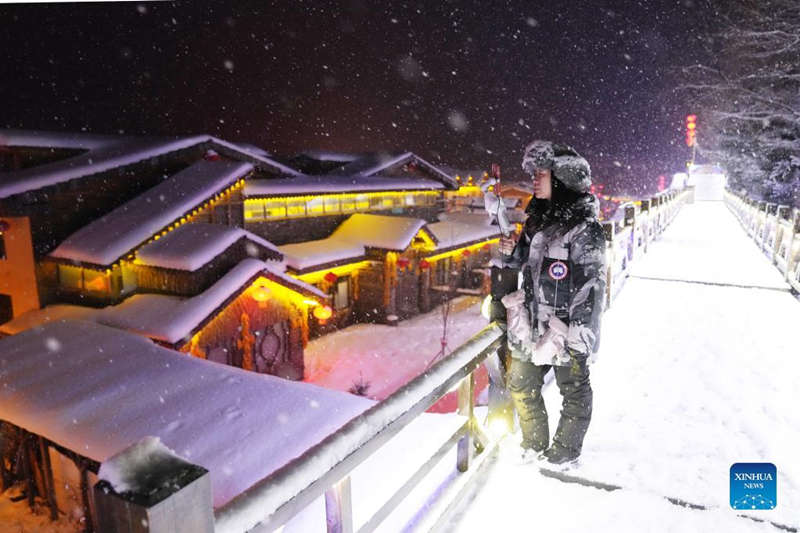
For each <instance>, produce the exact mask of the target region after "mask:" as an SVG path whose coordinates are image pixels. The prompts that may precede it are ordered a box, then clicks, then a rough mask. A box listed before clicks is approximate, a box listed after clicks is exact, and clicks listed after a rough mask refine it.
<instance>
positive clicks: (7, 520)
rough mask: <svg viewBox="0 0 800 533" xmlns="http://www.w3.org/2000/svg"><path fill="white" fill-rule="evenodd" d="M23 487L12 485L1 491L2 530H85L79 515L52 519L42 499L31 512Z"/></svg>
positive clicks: (17, 532) (11, 532)
mask: <svg viewBox="0 0 800 533" xmlns="http://www.w3.org/2000/svg"><path fill="white" fill-rule="evenodd" d="M21 495H22V489H21V487H12V488H10V489H8V490H6V491H5V492H0V531H3V532H4V533H5V532H8V533H39V532H41V533H45V532H47V533H78V532H79V531H82V530H83V524H81V522H80V520H79V518H78V516H79V515H76V516H75V517H70V516H66V515H64V514H61V515H60V516H59V518H58V520H57V521H55V522H52V521H51V520H50V509H49V508H48V507H47V505H46V504H45V503H44V502H43V501H42V500H36V504H35V511H34V512H31V510H30V508H29V507H28V500H27V499H25V498H23V499H21V500H18V501H12V498H13V499H15V500H16V499H17V498H18V497H20V496H21Z"/></svg>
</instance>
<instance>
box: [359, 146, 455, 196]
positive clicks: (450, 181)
mask: <svg viewBox="0 0 800 533" xmlns="http://www.w3.org/2000/svg"><path fill="white" fill-rule="evenodd" d="M410 160H414V161H416V162H418V163H420V164H422V165H423V166H424V167H425V168H427V169H428V170H430V171H431V172H433V174H434V175H436V176H437V177H438V178H439V180H440V181H441V182H442V183H444V184H445V185H449V186H450V188H452V189H458V183H457V182H456V180H455V179H454V178H453V177H452V176H450V175H449V174H447V173H446V172H443V171H442V170H441V169H439V168H438V167H436V166H435V165H433V164H431V163H430V162H428V161H426V160H425V159H423V158H421V157H420V156H418V155H417V154H415V153H414V152H405V153H402V154H400V155H397V156H395V157H391V158H387V159H385V160H383V161H381V162H380V163H378V164H376V165H375V166H373V167H370V168H367V169H364V170H362V171H361V172H359V174H361V175H362V176H371V175H374V174H378V173H379V172H380V171H382V170H385V169H387V168H389V167H393V166H394V165H396V164H398V163H402V162H403V161H410Z"/></svg>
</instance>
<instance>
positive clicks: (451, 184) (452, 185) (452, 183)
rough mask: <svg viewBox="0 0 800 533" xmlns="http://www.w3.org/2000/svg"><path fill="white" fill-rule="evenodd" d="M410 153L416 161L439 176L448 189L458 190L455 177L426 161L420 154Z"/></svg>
mask: <svg viewBox="0 0 800 533" xmlns="http://www.w3.org/2000/svg"><path fill="white" fill-rule="evenodd" d="M411 155H412V156H413V157H414V159H416V160H417V161H419V162H420V163H422V165H424V166H425V167H426V168H428V169H429V170H431V171H432V172H433V173H434V174H436V175H437V176H439V178H440V180H441V181H442V183H444V184H445V185H447V186H448V188H449V189H451V190H458V187H459V185H458V182H457V181H456V180H455V178H453V176H451V175H449V174H447V173H446V172H444V171H442V170H441V169H440V168H439V167H437V166H435V165H433V164H431V163H429V162H428V161H426V160H425V159H423V158H421V157H420V156H418V155H416V154H414V153H412V154H411Z"/></svg>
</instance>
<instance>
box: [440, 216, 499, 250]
mask: <svg viewBox="0 0 800 533" xmlns="http://www.w3.org/2000/svg"><path fill="white" fill-rule="evenodd" d="M428 230H429V231H430V233H432V234H433V235H434V236H435V237H436V240H437V241H438V244H437V245H436V249H437V250H444V249H446V248H453V247H456V246H462V245H465V244H470V243H474V242H480V241H484V240H487V239H493V238H496V237H499V236H500V228H498V227H497V226H489V225H485V224H481V225H479V224H464V223H462V222H454V221H450V220H448V221H444V222H434V223H433V224H428Z"/></svg>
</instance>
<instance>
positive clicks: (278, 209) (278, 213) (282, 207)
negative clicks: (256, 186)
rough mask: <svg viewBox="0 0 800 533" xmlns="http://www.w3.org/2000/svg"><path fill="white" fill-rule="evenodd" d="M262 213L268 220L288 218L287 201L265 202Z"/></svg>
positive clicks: (274, 200)
mask: <svg viewBox="0 0 800 533" xmlns="http://www.w3.org/2000/svg"><path fill="white" fill-rule="evenodd" d="M262 212H263V215H262V216H266V218H284V217H286V200H284V199H273V200H264V201H263V203H262Z"/></svg>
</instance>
